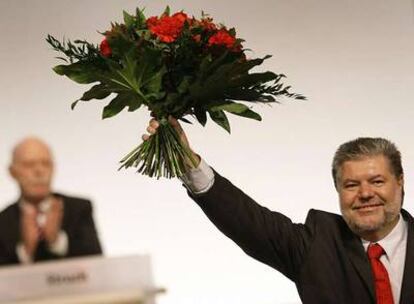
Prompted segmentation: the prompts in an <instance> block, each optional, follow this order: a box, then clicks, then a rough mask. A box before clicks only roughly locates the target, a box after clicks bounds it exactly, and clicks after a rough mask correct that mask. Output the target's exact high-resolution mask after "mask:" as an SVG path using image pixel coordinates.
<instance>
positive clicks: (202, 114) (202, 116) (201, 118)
mask: <svg viewBox="0 0 414 304" xmlns="http://www.w3.org/2000/svg"><path fill="white" fill-rule="evenodd" d="M194 115H195V117H196V118H197V120H198V122H199V123H200V124H201V125H202V126H205V125H206V123H207V113H206V111H205V110H204V109H202V108H200V107H196V108H194Z"/></svg>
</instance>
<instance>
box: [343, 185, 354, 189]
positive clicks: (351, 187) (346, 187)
mask: <svg viewBox="0 0 414 304" xmlns="http://www.w3.org/2000/svg"><path fill="white" fill-rule="evenodd" d="M356 186H357V184H346V185H345V189H353V188H355V187H356Z"/></svg>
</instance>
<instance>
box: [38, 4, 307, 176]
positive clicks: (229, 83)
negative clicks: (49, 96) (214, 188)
mask: <svg viewBox="0 0 414 304" xmlns="http://www.w3.org/2000/svg"><path fill="white" fill-rule="evenodd" d="M123 17H124V23H112V24H111V29H110V30H108V31H106V32H104V33H103V35H104V39H103V41H102V42H101V43H100V45H99V46H98V45H94V44H92V43H90V42H87V41H85V40H75V41H73V42H71V41H70V40H66V41H65V40H64V41H62V42H60V41H59V40H57V39H55V38H54V37H52V36H51V35H48V37H47V39H46V40H47V42H48V43H49V44H50V45H51V46H52V47H53V49H54V50H56V51H58V52H60V53H62V54H63V55H64V57H58V58H59V59H62V60H64V61H65V62H66V64H62V65H58V66H55V67H54V68H53V70H54V71H55V72H56V73H57V74H59V75H65V76H67V77H68V78H70V79H71V80H73V81H75V82H77V83H80V84H94V85H93V86H92V87H90V88H89V90H87V91H86V92H85V93H84V94H83V96H82V97H81V98H79V99H78V100H76V101H75V102H74V103H73V104H72V109H73V108H74V107H75V106H76V104H77V103H78V102H79V101H89V100H92V99H98V100H101V99H105V98H106V97H108V96H110V95H111V94H113V95H112V96H111V97H112V99H111V101H110V102H109V103H108V104H107V105H106V106H105V107H104V109H103V115H102V117H103V118H108V117H112V116H114V115H116V114H118V113H119V112H121V111H122V110H123V109H125V108H127V109H128V111H136V110H138V109H139V108H141V107H142V106H146V107H147V108H148V110H149V111H150V112H151V115H152V116H154V117H155V118H156V119H157V120H158V121H159V122H160V127H159V129H158V132H157V133H156V134H155V135H152V136H151V138H150V139H149V140H147V141H144V142H143V143H141V144H140V145H139V146H138V147H137V148H135V149H134V150H133V151H131V152H130V153H129V154H128V155H126V157H125V158H123V159H122V160H121V164H122V165H121V168H122V167H125V168H128V167H130V166H135V167H138V172H141V173H142V174H145V175H149V176H150V177H153V176H155V177H157V178H159V177H161V176H164V177H167V178H171V177H175V176H181V175H182V174H183V173H184V172H185V162H184V160H185V159H186V158H187V159H188V158H189V157H190V158H191V156H190V155H191V154H190V153H189V151H188V150H187V149H188V148H186V147H185V146H183V145H182V144H181V142H180V140H179V137H178V134H177V133H176V131H175V129H173V128H172V126H171V125H169V123H168V117H169V116H170V115H171V116H173V117H175V118H177V119H179V120H181V121H184V122H189V120H188V119H187V117H188V116H193V117H195V119H196V120H197V121H198V122H199V123H200V124H202V125H203V126H204V125H205V124H206V122H207V114H208V115H209V116H210V118H211V119H212V120H213V121H214V122H215V123H217V124H218V125H220V126H221V127H223V128H224V129H225V130H227V131H228V132H230V125H229V121H228V119H227V116H226V113H232V114H235V115H239V116H242V117H246V118H251V119H256V120H261V117H260V115H259V114H257V113H256V112H254V111H252V110H251V108H250V107H249V106H247V105H245V104H243V103H240V102H237V101H243V102H248V103H274V102H278V99H277V98H278V97H282V96H284V97H291V98H294V99H305V98H304V97H303V96H302V95H300V94H295V93H291V92H290V91H289V89H290V87H289V86H285V85H284V84H283V83H282V82H281V80H282V78H283V77H284V75H283V74H275V73H273V72H260V73H259V72H251V70H252V69H253V68H254V67H256V66H259V65H261V64H262V63H263V61H264V60H266V59H267V58H269V57H270V56H265V57H263V58H255V59H252V58H247V57H246V49H244V48H243V45H242V43H243V40H242V39H240V38H237V37H236V31H235V29H234V28H231V29H228V28H227V27H226V26H224V25H222V24H216V23H214V22H213V19H212V18H211V17H210V16H208V15H205V14H204V13H203V14H202V16H201V18H199V19H196V18H194V17H189V16H188V15H187V14H185V13H184V12H182V11H181V12H177V13H174V14H171V13H170V9H169V8H168V7H167V8H166V9H165V11H164V12H163V13H162V15H161V16H153V17H150V18H146V17H145V15H144V13H143V10H140V9H139V8H137V9H136V13H135V15H130V14H128V13H127V12H124V13H123ZM192 161H193V162H194V160H192Z"/></svg>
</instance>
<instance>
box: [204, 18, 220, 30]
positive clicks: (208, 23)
mask: <svg viewBox="0 0 414 304" xmlns="http://www.w3.org/2000/svg"><path fill="white" fill-rule="evenodd" d="M200 24H201V26H202V27H203V29H204V30H206V31H207V32H212V31H215V30H217V26H216V24H215V23H213V18H204V19H201V22H200Z"/></svg>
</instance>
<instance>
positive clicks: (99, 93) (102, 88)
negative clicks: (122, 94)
mask: <svg viewBox="0 0 414 304" xmlns="http://www.w3.org/2000/svg"><path fill="white" fill-rule="evenodd" d="M110 94H111V91H110V90H108V88H107V87H106V85H105V84H102V83H100V84H97V85H94V86H93V87H92V88H90V89H89V90H88V91H86V92H85V93H83V95H82V97H81V98H80V99H79V100H83V101H88V100H91V99H104V98H106V97H108V96H109V95H110Z"/></svg>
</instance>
